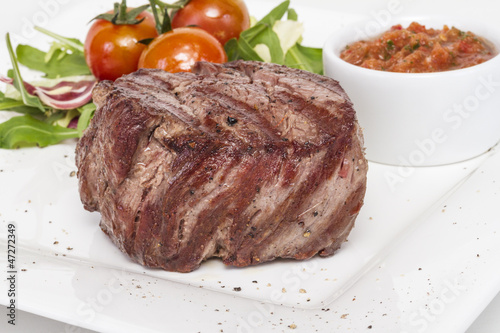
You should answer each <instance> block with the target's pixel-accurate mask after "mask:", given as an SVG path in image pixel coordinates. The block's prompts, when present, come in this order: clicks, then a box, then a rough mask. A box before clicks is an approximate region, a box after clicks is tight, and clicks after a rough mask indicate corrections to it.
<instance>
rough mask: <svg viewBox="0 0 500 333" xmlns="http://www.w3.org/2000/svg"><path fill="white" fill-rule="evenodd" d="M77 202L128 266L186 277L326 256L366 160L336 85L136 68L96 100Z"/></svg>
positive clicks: (272, 70)
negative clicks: (204, 270)
mask: <svg viewBox="0 0 500 333" xmlns="http://www.w3.org/2000/svg"><path fill="white" fill-rule="evenodd" d="M94 102H95V103H96V105H97V111H96V113H95V117H94V118H93V120H92V122H91V124H90V126H89V128H88V129H87V130H86V132H85V134H84V136H83V137H82V138H81V140H80V141H79V143H78V146H77V152H76V153H77V155H76V163H77V166H78V177H79V186H80V195H81V200H82V202H83V204H84V206H85V208H86V209H87V210H90V211H99V212H100V213H101V216H102V218H101V224H100V226H101V228H102V230H103V231H104V232H105V233H106V234H108V236H109V237H110V238H111V240H112V241H113V242H114V243H115V244H116V245H117V246H119V248H120V249H121V250H122V251H123V252H125V253H127V254H128V255H129V256H130V257H131V258H132V259H133V260H135V261H137V262H139V263H141V264H143V265H146V266H150V267H161V268H163V269H165V270H169V271H179V272H189V271H192V270H194V269H196V268H197V267H199V265H200V264H201V262H202V261H204V260H206V259H207V258H210V257H221V258H222V259H223V261H224V263H225V264H227V265H233V266H247V265H254V264H258V263H263V262H266V261H270V260H273V259H275V258H278V257H280V258H295V259H306V258H310V257H312V256H314V255H316V254H319V255H320V256H328V255H331V254H333V253H334V251H335V250H337V249H338V248H339V247H340V246H341V244H342V242H344V241H345V239H346V237H347V236H348V234H349V232H350V230H351V229H352V227H353V225H354V220H355V218H356V216H357V214H358V212H359V210H360V208H361V206H362V203H363V197H364V194H365V188H366V173H367V162H366V160H365V158H364V154H363V139H362V134H361V130H360V128H359V126H358V123H357V120H356V116H355V112H354V110H353V108H352V104H351V102H350V101H349V99H348V97H347V96H346V94H345V93H344V91H343V90H342V88H341V87H340V86H339V84H338V83H337V82H336V81H334V80H332V79H330V78H327V77H324V76H319V75H315V74H311V73H309V72H305V71H301V70H297V69H291V68H287V67H284V66H279V65H274V64H264V63H259V62H244V61H237V62H232V63H227V64H223V65H218V64H209V63H198V64H197V65H196V66H195V68H194V70H193V73H177V74H170V73H167V72H164V71H161V70H139V71H137V72H136V73H133V74H130V75H126V76H123V77H122V78H120V79H118V80H116V81H115V82H114V83H112V82H109V81H103V82H100V83H99V84H98V85H97V87H96V88H95V90H94Z"/></svg>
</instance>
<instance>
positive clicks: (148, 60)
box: [139, 27, 227, 73]
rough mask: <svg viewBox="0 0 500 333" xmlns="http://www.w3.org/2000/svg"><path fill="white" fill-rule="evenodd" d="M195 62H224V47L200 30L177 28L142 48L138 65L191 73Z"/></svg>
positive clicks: (225, 57)
mask: <svg viewBox="0 0 500 333" xmlns="http://www.w3.org/2000/svg"><path fill="white" fill-rule="evenodd" d="M197 61H208V62H215V63H223V62H226V61H227V55H226V52H225V51H224V47H223V46H222V44H221V43H219V41H218V40H217V39H216V38H215V37H214V36H212V35H211V34H209V33H208V32H206V31H205V30H203V29H200V28H196V27H184V28H177V29H174V30H171V31H168V32H166V33H164V34H162V35H160V36H158V37H157V38H155V39H154V40H153V41H152V42H151V44H149V45H148V47H147V48H146V49H145V50H144V52H143V53H142V55H141V57H140V59H139V68H160V69H163V70H165V71H167V72H171V73H176V72H190V71H191V67H192V66H193V65H194V63H195V62H197Z"/></svg>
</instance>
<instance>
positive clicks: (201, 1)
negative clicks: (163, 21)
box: [172, 0, 250, 45]
mask: <svg viewBox="0 0 500 333" xmlns="http://www.w3.org/2000/svg"><path fill="white" fill-rule="evenodd" d="M188 25H194V26H197V27H200V28H202V29H204V30H206V31H208V32H209V33H211V34H212V35H214V36H215V38H217V39H218V40H219V42H221V44H222V45H224V44H225V43H226V42H227V41H228V40H230V39H231V38H238V37H239V35H240V33H241V32H242V31H243V30H246V29H248V28H249V27H250V16H249V15H248V9H247V7H246V5H245V3H244V2H243V0H191V1H189V3H188V4H187V5H186V6H184V7H183V8H182V9H179V11H178V12H177V13H176V14H175V15H174V17H173V18H172V28H178V27H185V26H188Z"/></svg>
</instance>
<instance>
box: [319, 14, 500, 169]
mask: <svg viewBox="0 0 500 333" xmlns="http://www.w3.org/2000/svg"><path fill="white" fill-rule="evenodd" d="M412 21H416V22H419V23H421V24H423V25H425V26H426V27H428V28H429V27H432V28H437V29H442V28H443V25H444V24H446V25H448V26H450V27H451V26H456V27H457V28H459V29H461V30H465V31H471V32H473V33H475V34H476V35H478V36H482V37H484V38H486V39H488V40H489V41H491V42H492V43H493V44H495V47H496V50H497V51H499V50H500V25H498V24H497V25H496V26H490V25H487V24H485V23H484V22H471V21H467V20H462V19H450V18H443V17H440V18H433V19H429V18H399V19H396V20H394V21H392V22H389V24H388V25H387V26H381V25H380V24H378V25H377V22H376V21H374V20H372V21H365V22H360V23H358V24H354V25H350V26H348V27H345V28H343V29H342V30H340V31H337V32H335V33H333V34H332V35H331V36H330V37H329V38H328V40H327V42H326V44H325V46H324V48H323V58H324V69H325V75H327V76H330V77H332V78H334V79H336V80H338V81H339V82H340V85H341V86H342V87H343V88H344V89H345V91H346V92H347V94H348V95H349V97H350V98H351V100H352V102H353V104H354V109H355V110H356V112H357V115H358V120H359V123H360V125H361V127H362V128H363V130H364V138H365V146H366V157H367V158H368V159H369V160H371V161H375V162H380V163H386V164H392V165H405V166H431V165H442V164H449V163H454V162H459V161H463V160H467V159H470V158H473V157H476V156H478V155H480V154H482V153H484V152H486V151H487V150H488V149H490V148H491V147H492V146H494V145H495V144H496V143H497V142H498V141H499V140H500V56H498V55H497V56H496V57H494V58H492V59H490V60H488V61H486V62H484V63H482V64H479V65H476V66H472V67H469V68H465V69H459V70H452V71H446V72H438V73H415V74H408V73H393V72H384V71H378V70H372V69H366V68H361V67H358V66H355V65H352V64H350V63H347V62H345V61H344V60H342V59H340V57H339V55H340V53H341V51H342V50H344V48H345V46H346V45H348V44H351V43H353V42H355V41H358V40H360V39H366V38H373V37H376V36H378V35H380V34H381V33H383V32H385V31H386V30H388V29H389V28H390V26H392V25H394V24H398V23H399V24H402V25H403V27H407V26H408V24H409V23H411V22H412ZM376 28H378V30H377V29H376ZM368 32H370V33H368Z"/></svg>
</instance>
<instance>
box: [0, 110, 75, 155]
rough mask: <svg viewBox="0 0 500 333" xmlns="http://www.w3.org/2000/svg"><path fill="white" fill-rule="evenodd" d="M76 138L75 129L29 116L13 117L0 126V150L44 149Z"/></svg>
mask: <svg viewBox="0 0 500 333" xmlns="http://www.w3.org/2000/svg"><path fill="white" fill-rule="evenodd" d="M76 137H78V131H77V130H76V129H72V128H65V127H61V126H53V125H50V124H47V123H45V122H43V121H41V120H38V119H35V118H33V117H32V116H30V115H24V116H19V117H13V118H11V119H9V120H7V121H6V122H3V123H2V124H0V148H8V149H13V148H19V147H29V146H39V147H46V146H48V145H53V144H56V143H59V142H61V141H63V140H66V139H71V138H76Z"/></svg>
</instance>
